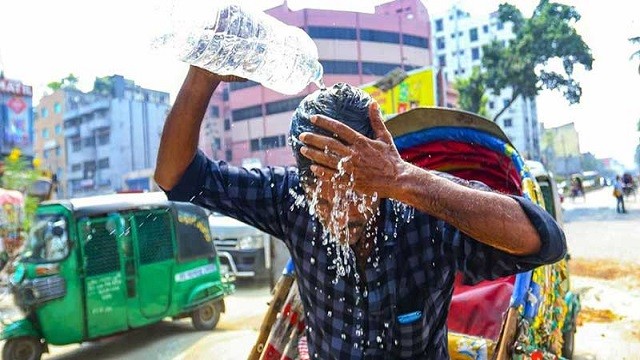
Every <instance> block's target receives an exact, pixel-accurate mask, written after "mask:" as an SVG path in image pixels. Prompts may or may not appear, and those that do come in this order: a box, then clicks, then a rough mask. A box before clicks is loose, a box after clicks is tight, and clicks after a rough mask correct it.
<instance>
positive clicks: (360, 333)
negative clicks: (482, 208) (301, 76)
mask: <svg viewBox="0 0 640 360" xmlns="http://www.w3.org/2000/svg"><path fill="white" fill-rule="evenodd" d="M292 190H293V191H292ZM167 194H168V196H169V198H170V199H171V200H177V201H191V202H193V203H195V204H198V205H200V206H203V207H205V208H208V209H211V210H213V211H216V212H220V213H222V214H225V215H227V216H231V217H233V218H236V219H238V220H240V221H243V222H245V223H247V224H250V225H252V226H254V227H256V228H258V229H260V230H262V231H264V232H266V233H268V234H270V235H272V236H274V237H276V238H279V239H282V240H283V241H284V242H285V243H286V245H287V247H288V248H289V251H290V253H291V256H292V258H293V261H294V264H295V271H296V276H297V279H298V286H299V290H300V295H301V298H302V302H303V305H304V309H305V314H306V319H305V321H306V324H307V329H306V335H307V338H308V348H309V353H310V355H311V358H312V359H322V360H328V359H392V358H401V359H448V358H449V355H448V352H447V327H446V319H447V313H448V310H449V304H450V301H451V296H452V292H453V281H454V275H455V273H456V271H460V272H462V274H463V275H464V276H465V278H466V279H467V281H468V282H470V283H475V282H478V281H481V280H485V279H495V278H497V277H501V276H506V275H511V274H514V273H518V272H523V271H527V270H530V269H533V268H535V267H537V266H539V265H541V264H546V263H552V262H555V261H557V260H559V259H561V258H562V257H563V256H564V255H565V253H566V244H565V240H564V234H563V233H562V230H560V228H559V227H558V225H557V223H556V222H555V221H554V220H553V219H552V218H551V217H550V216H549V215H548V214H547V213H546V212H545V211H544V210H542V209H541V208H540V207H538V206H536V205H534V204H532V203H530V202H529V201H528V200H525V199H523V198H520V197H514V199H516V200H517V201H518V202H519V203H520V205H521V206H522V208H523V210H524V211H525V213H526V214H527V215H528V217H529V219H530V220H531V222H532V223H533V224H534V226H535V227H536V228H537V230H538V232H539V234H540V238H541V240H542V247H541V250H540V252H539V253H537V254H535V255H532V256H526V257H517V256H513V255H509V254H507V253H505V252H502V251H499V250H497V249H494V248H492V247H489V246H487V245H484V244H482V243H480V242H477V241H475V240H473V239H471V238H469V237H468V236H466V235H464V234H463V233H461V232H460V231H458V230H457V229H455V228H454V227H452V226H451V225H449V224H447V223H445V222H443V221H441V220H439V219H437V218H435V217H432V216H429V215H427V214H424V213H421V212H418V211H415V210H413V209H411V208H409V207H406V206H399V205H401V204H398V203H396V202H394V201H391V200H383V201H382V204H381V213H380V216H381V217H380V220H381V221H379V222H378V224H379V225H378V231H377V234H376V244H375V250H374V251H373V252H372V253H371V255H370V258H369V260H368V261H367V262H366V265H365V269H364V271H362V272H358V271H356V270H355V269H356V265H355V256H354V254H353V252H352V251H350V250H348V251H347V252H346V253H345V252H340V254H338V251H337V250H338V249H337V248H336V246H335V245H332V243H329V244H327V243H326V239H325V238H323V235H322V231H321V230H320V229H321V226H320V224H319V223H318V221H317V219H316V218H315V217H313V216H311V215H310V214H309V211H308V208H307V207H306V205H305V204H304V203H303V204H300V203H298V204H296V199H297V198H299V196H298V195H302V194H303V191H302V189H301V188H300V184H299V179H298V174H297V170H296V169H295V168H282V167H274V168H265V169H262V170H258V169H252V170H246V169H243V168H238V167H234V166H231V165H228V164H226V163H224V162H221V161H220V162H214V161H211V160H209V159H207V158H206V157H205V156H204V155H203V154H202V153H198V154H197V156H196V157H195V158H194V160H193V162H192V163H191V164H190V166H189V167H188V169H187V170H186V172H185V174H184V175H183V177H182V179H181V181H180V182H179V183H178V184H177V185H176V186H175V187H174V188H173V189H172V190H171V191H169V192H168V193H167ZM338 256H340V257H341V258H342V260H341V261H336V259H337V257H338ZM337 264H346V265H347V270H349V271H347V272H346V274H344V275H339V274H338V272H339V271H340V270H341V269H342V268H341V267H340V266H337ZM407 314H413V316H411V319H410V320H409V321H401V320H400V319H401V318H402V315H407Z"/></svg>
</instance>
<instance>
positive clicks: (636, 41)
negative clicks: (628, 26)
mask: <svg viewBox="0 0 640 360" xmlns="http://www.w3.org/2000/svg"><path fill="white" fill-rule="evenodd" d="M629 41H631V43H632V44H638V45H640V36H636V37H632V38H630V39H629ZM636 57H637V58H638V59H640V49H638V50H636V51H635V52H634V53H633V54H631V58H630V60H633V58H636ZM638 74H640V64H639V65H638ZM639 124H640V123H639ZM639 126H640V125H639ZM638 131H640V128H638Z"/></svg>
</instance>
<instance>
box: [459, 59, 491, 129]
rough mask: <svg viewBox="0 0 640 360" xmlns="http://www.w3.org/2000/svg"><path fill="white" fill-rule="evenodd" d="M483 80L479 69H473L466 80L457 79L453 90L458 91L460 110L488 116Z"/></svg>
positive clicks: (487, 99)
mask: <svg viewBox="0 0 640 360" xmlns="http://www.w3.org/2000/svg"><path fill="white" fill-rule="evenodd" d="M484 83H485V79H484V76H483V75H482V73H481V72H480V68H478V67H475V68H474V69H473V71H472V73H471V76H469V77H468V78H457V79H456V80H455V83H454V85H453V86H454V87H455V89H456V90H457V91H458V94H459V96H460V97H459V99H458V103H459V105H460V108H461V109H462V110H466V111H469V112H472V113H474V114H478V115H480V116H485V117H486V116H488V113H487V102H488V101H489V98H488V96H487V95H486V88H485V85H484Z"/></svg>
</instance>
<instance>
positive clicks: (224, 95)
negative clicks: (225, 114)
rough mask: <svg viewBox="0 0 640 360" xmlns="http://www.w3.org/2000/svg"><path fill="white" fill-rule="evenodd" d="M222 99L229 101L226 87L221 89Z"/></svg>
mask: <svg viewBox="0 0 640 360" xmlns="http://www.w3.org/2000/svg"><path fill="white" fill-rule="evenodd" d="M222 101H229V89H228V88H224V90H222Z"/></svg>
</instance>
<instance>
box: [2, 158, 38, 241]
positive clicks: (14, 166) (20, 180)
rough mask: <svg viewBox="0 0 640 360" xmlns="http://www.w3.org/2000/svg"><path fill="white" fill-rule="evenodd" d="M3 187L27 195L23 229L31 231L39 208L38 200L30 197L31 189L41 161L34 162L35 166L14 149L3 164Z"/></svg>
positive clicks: (36, 177)
mask: <svg viewBox="0 0 640 360" xmlns="http://www.w3.org/2000/svg"><path fill="white" fill-rule="evenodd" d="M2 165H3V166H2V167H3V171H2V187H3V188H5V189H8V190H17V191H20V192H21V193H23V194H24V195H25V204H24V208H25V217H24V222H23V226H22V228H23V229H24V230H25V231H29V229H30V228H31V222H32V220H33V216H34V214H35V211H36V208H37V207H38V199H37V198H35V197H33V196H30V195H28V192H29V189H30V188H31V186H32V185H33V183H34V182H35V181H36V180H37V179H38V177H39V173H38V169H37V168H38V166H39V161H38V160H37V159H36V160H34V161H33V165H31V164H29V161H28V160H27V159H25V158H24V157H23V156H22V152H21V151H20V149H17V148H14V149H13V150H11V152H10V153H9V155H8V156H6V157H5V158H4V161H3V162H2Z"/></svg>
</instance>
